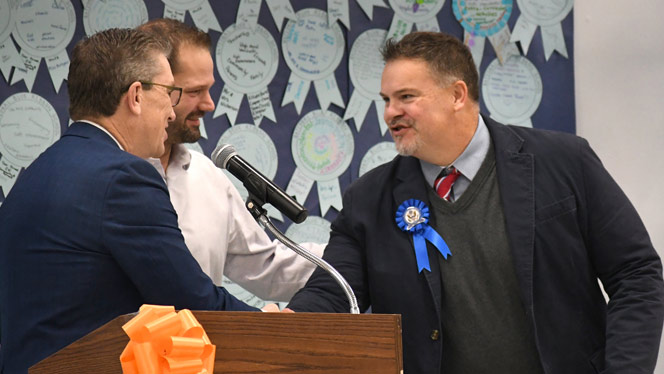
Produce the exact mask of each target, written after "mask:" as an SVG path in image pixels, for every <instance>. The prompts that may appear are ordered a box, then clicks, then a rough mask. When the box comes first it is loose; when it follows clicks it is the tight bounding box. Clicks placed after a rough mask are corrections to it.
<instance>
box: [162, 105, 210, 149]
mask: <svg viewBox="0 0 664 374" xmlns="http://www.w3.org/2000/svg"><path fill="white" fill-rule="evenodd" d="M203 114H205V112H200V111H199V112H191V113H189V114H187V115H186V116H184V117H177V116H176V118H175V121H173V122H171V123H169V124H168V127H167V128H166V132H167V133H168V140H167V141H168V142H170V143H172V144H181V143H195V142H197V141H198V139H200V138H201V130H200V128H198V127H189V126H187V123H186V122H187V120H191V119H199V118H203Z"/></svg>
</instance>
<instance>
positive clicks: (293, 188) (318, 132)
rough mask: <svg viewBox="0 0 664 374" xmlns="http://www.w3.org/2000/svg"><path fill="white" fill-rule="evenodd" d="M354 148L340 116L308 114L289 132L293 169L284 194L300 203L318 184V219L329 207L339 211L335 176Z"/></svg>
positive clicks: (348, 131) (339, 190)
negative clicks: (315, 183) (291, 133)
mask: <svg viewBox="0 0 664 374" xmlns="http://www.w3.org/2000/svg"><path fill="white" fill-rule="evenodd" d="M354 149H355V144H354V140H353V134H352V133H351V131H350V128H348V126H347V125H346V123H345V122H344V121H343V120H342V119H341V117H339V116H338V115H336V114H335V113H333V112H329V111H323V110H314V111H312V112H309V113H308V114H307V115H305V116H304V117H302V119H301V120H300V121H298V123H297V125H295V129H294V130H293V139H292V143H291V151H292V153H293V159H294V160H295V165H296V166H297V168H296V169H295V172H294V173H293V176H292V178H291V180H290V182H289V183H288V187H287V188H286V193H288V194H289V195H291V196H295V197H296V198H297V200H298V201H299V202H300V203H304V202H305V201H306V199H307V196H308V195H309V192H310V191H311V187H312V186H313V183H314V182H318V183H317V187H318V201H319V203H320V209H321V216H324V215H325V213H327V210H328V209H329V208H330V207H335V208H337V210H341V206H342V202H341V188H340V187H339V179H338V177H339V176H340V175H341V174H343V172H344V171H346V169H347V168H348V166H349V165H350V162H351V160H352V159H353V151H354Z"/></svg>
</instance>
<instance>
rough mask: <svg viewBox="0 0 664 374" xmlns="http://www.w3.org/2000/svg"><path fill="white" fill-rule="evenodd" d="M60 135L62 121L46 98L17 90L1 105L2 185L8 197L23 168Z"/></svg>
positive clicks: (0, 148) (0, 174)
mask: <svg viewBox="0 0 664 374" xmlns="http://www.w3.org/2000/svg"><path fill="white" fill-rule="evenodd" d="M59 137H60V120H59V119H58V114H57V113H56V112H55V109H54V108H53V106H52V105H51V103H49V102H48V101H47V100H46V99H44V98H43V97H41V96H39V95H36V94H33V93H27V92H22V93H17V94H14V95H12V96H10V97H8V98H7V99H6V100H5V101H4V102H3V103H2V105H0V153H1V154H2V158H0V187H2V189H3V191H4V194H5V196H7V194H8V193H9V190H10V189H11V187H12V186H13V185H14V181H15V180H16V177H17V175H18V171H19V170H20V169H21V168H24V167H27V166H28V165H30V163H32V161H34V160H35V159H36V158H37V156H39V155H40V154H41V153H42V152H43V151H44V150H45V149H46V148H48V147H49V146H50V145H51V144H53V143H54V142H55V141H56V140H57V139H58V138H59Z"/></svg>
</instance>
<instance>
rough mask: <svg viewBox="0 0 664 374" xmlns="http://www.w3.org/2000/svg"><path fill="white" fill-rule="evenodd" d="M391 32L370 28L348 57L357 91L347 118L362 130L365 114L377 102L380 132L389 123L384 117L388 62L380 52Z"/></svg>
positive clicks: (362, 35)
mask: <svg viewBox="0 0 664 374" xmlns="http://www.w3.org/2000/svg"><path fill="white" fill-rule="evenodd" d="M386 35H387V32H386V31H385V30H381V29H369V30H367V31H365V32H363V33H362V34H360V36H358V37H357V39H355V42H354V43H353V47H352V48H351V50H350V57H349V58H348V74H349V75H350V81H351V82H352V83H353V87H354V88H355V90H354V91H353V93H352V94H351V96H350V101H348V106H347V107H346V112H345V113H344V121H346V120H348V119H351V118H353V119H354V120H355V128H356V129H357V131H360V128H361V127H362V123H363V122H364V117H365V116H366V114H367V111H368V110H369V107H370V106H371V102H372V101H373V102H374V103H375V104H376V105H375V108H376V116H377V117H378V123H379V125H380V133H381V134H383V135H384V134H385V132H386V131H387V124H386V123H385V121H384V120H383V112H384V111H385V102H384V101H383V98H382V97H381V96H380V79H381V75H382V74H383V67H384V66H385V62H384V61H383V58H382V56H381V55H380V46H381V45H382V44H383V42H384V41H385V36H386Z"/></svg>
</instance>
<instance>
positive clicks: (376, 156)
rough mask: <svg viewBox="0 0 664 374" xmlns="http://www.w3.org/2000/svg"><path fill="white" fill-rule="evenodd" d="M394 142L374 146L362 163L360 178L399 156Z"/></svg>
mask: <svg viewBox="0 0 664 374" xmlns="http://www.w3.org/2000/svg"><path fill="white" fill-rule="evenodd" d="M398 154H399V153H398V152H397V150H396V148H395V146H394V143H393V142H380V143H377V144H374V145H373V146H372V147H371V148H369V150H368V151H367V153H365V155H364V157H362V161H360V171H359V176H360V177H361V176H363V175H364V174H365V173H366V172H368V171H369V170H371V169H373V168H375V167H376V166H380V165H382V164H384V163H386V162H390V161H392V159H393V158H394V156H396V155H398Z"/></svg>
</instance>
